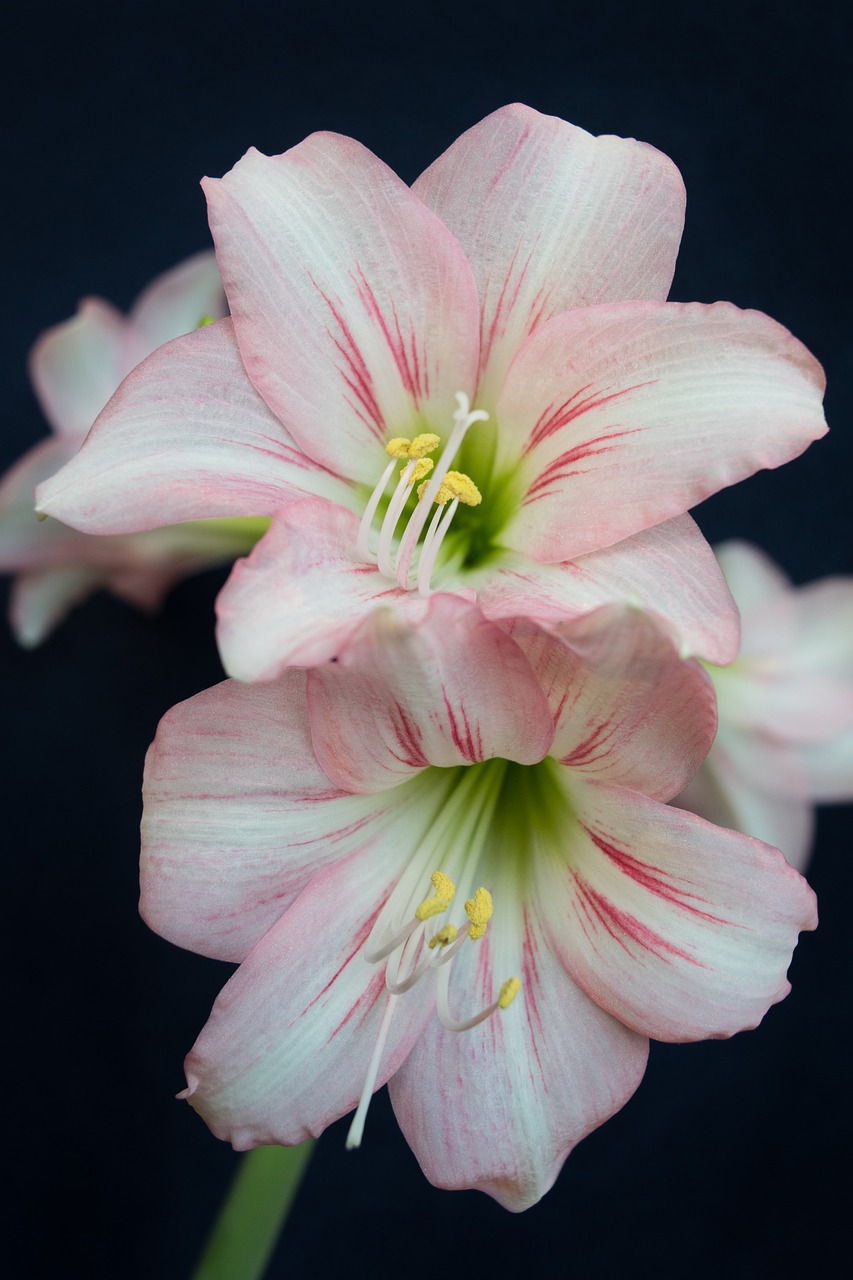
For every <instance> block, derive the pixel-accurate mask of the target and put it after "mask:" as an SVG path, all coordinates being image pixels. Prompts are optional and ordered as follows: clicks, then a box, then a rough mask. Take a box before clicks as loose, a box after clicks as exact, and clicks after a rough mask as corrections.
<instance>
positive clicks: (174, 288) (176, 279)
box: [129, 251, 226, 355]
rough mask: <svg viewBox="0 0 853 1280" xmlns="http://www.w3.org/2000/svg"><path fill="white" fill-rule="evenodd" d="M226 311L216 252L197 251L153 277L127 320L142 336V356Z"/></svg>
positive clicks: (216, 318) (217, 317)
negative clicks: (154, 278)
mask: <svg viewBox="0 0 853 1280" xmlns="http://www.w3.org/2000/svg"><path fill="white" fill-rule="evenodd" d="M225 314H226V306H225V291H224V289H223V288H222V281H221V279H220V278H219V268H218V267H217V265H216V255H215V254H214V253H213V252H212V251H208V252H207V253H197V254H195V255H194V256H193V257H192V258H187V260H186V262H182V263H180V265H179V266H177V267H173V268H172V270H171V271H166V272H164V274H163V275H161V276H158V277H157V279H156V280H153V281H152V282H151V284H149V286H148V288H147V289H145V290H144V291H143V292H142V293H141V294H140V295H139V297H138V298H137V300H136V302H135V303H134V305H133V310H132V311H131V313H130V317H129V319H130V322H131V324H132V325H133V327H134V329H135V330H136V332H137V333H138V334H139V335H140V336H141V337H143V338H144V340H145V344H146V350H145V352H144V354H145V355H150V353H151V352H152V351H154V350H156V348H157V347H160V346H162V345H163V343H164V342H168V341H169V340H170V339H171V338H178V337H180V336H181V334H184V333H192V331H193V329H197V328H198V326H199V325H200V324H201V322H202V320H209V319H211V318H212V319H214V320H218V319H219V318H220V317H221V316H224V315H225Z"/></svg>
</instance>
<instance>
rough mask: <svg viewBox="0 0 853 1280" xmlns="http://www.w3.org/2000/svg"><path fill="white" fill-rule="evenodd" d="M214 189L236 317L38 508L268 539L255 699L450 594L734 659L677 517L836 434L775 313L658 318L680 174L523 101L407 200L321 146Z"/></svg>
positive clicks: (174, 366) (337, 149) (250, 648)
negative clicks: (232, 518) (261, 524)
mask: <svg viewBox="0 0 853 1280" xmlns="http://www.w3.org/2000/svg"><path fill="white" fill-rule="evenodd" d="M205 190H206V193H207V197H208V203H209V208H210V219H211V227H212V230H213V234H214V239H215V242H216V251H217V257H218V261H219V265H220V269H221V271H222V277H223V281H224V284H225V288H226V292H227V295H228V301H229V307H230V311H231V316H232V318H231V319H230V320H227V321H222V322H220V323H219V324H217V325H213V326H210V327H209V328H207V329H204V330H202V331H200V332H198V333H195V334H191V335H189V336H188V337H186V338H183V339H181V340H180V341H178V342H175V343H173V344H171V345H169V346H168V347H167V348H165V349H164V350H163V351H161V352H160V353H158V354H157V355H156V356H154V357H153V358H152V359H151V360H149V361H147V362H146V363H145V364H144V365H143V366H142V367H141V368H140V369H139V370H137V371H136V372H135V373H134V374H133V376H132V377H131V378H129V379H128V380H127V382H126V383H125V384H124V387H123V388H122V390H121V392H120V393H119V395H118V396H117V397H116V398H115V399H114V400H113V401H112V403H111V405H110V407H109V408H108V410H107V411H106V413H105V414H103V415H102V417H101V419H100V421H99V423H98V425H97V426H96V428H95V430H94V432H93V433H92V435H91V437H90V439H89V440H88V442H87V444H86V447H85V449H84V450H83V451H82V452H81V454H80V455H79V457H78V458H76V459H75V460H74V462H73V463H72V464H71V465H70V466H69V467H67V468H65V470H64V471H63V472H62V474H61V475H60V476H58V477H55V478H54V479H53V480H52V481H50V482H49V483H47V484H45V485H43V486H42V487H41V490H40V495H39V501H40V507H41V509H42V510H43V511H46V512H50V513H53V514H55V515H57V516H59V517H60V518H61V519H63V520H66V521H68V522H69V523H71V524H74V525H75V526H76V527H78V528H81V529H85V530H87V531H89V532H93V533H113V534H114V533H123V532H131V531H133V530H138V529H144V528H150V527H151V526H152V525H156V524H164V523H168V522H172V521H175V520H186V519H195V518H199V517H211V516H223V515H231V514H236V515H244V516H248V515H254V516H264V515H275V519H274V521H273V525H272V528H271V530H270V532H269V534H268V535H267V536H266V537H265V538H264V539H263V540H262V542H261V543H260V544H259V547H258V548H257V549H256V552H255V554H254V555H253V556H252V557H250V559H249V560H248V561H246V562H245V563H243V564H242V565H241V566H240V567H239V569H238V571H237V572H235V574H234V575H233V576H232V578H231V580H230V581H229V583H228V585H227V586H226V588H225V591H224V592H223V594H222V596H221V597H220V600H219V604H218V612H219V641H220V647H221V650H222V654H223V659H224V661H225V665H226V668H227V670H228V671H229V672H230V673H231V674H233V675H237V676H239V677H240V678H243V679H269V678H273V677H275V676H276V675H277V674H279V673H280V672H281V671H282V670H283V669H284V668H285V667H287V666H288V665H303V666H310V665H314V664H315V663H318V662H322V661H325V660H326V659H328V658H329V657H330V656H332V655H334V654H336V653H337V652H338V651H339V649H340V648H341V646H342V644H343V643H345V641H346V640H347V639H348V637H349V636H350V635H351V634H352V633H353V631H354V630H355V628H357V626H358V625H359V623H360V622H361V620H362V619H363V618H364V617H365V615H366V614H367V613H369V611H370V610H371V609H372V608H374V607H376V606H377V605H384V606H388V605H393V606H394V607H395V608H397V609H398V610H400V611H401V613H402V614H403V615H404V616H407V617H408V618H410V619H412V620H416V619H418V618H419V617H422V616H423V614H424V610H425V607H426V605H425V602H426V599H427V598H428V596H429V593H430V592H431V591H432V590H439V591H443V592H450V591H452V592H458V593H459V594H461V595H463V596H466V597H468V598H471V597H472V596H476V599H477V601H478V603H479V604H480V607H481V608H482V609H483V611H484V612H485V614H486V615H487V616H488V617H492V618H513V617H522V616H527V617H530V618H533V619H536V620H537V621H538V622H540V623H542V624H546V625H550V624H551V623H553V622H554V621H555V620H559V619H561V618H566V617H570V616H574V615H577V614H579V613H581V612H583V611H585V610H588V609H592V608H594V607H596V606H598V605H601V604H603V603H606V602H609V601H625V600H628V601H631V602H633V603H636V604H640V605H643V606H644V607H647V608H649V609H652V610H654V611H655V612H657V613H658V614H659V615H661V616H663V617H664V618H666V619H668V620H669V621H670V622H671V623H672V624H673V625H674V627H675V628H676V629H677V631H678V633H679V634H680V636H681V637H682V639H683V641H684V643H685V645H686V646H687V647H688V648H689V649H690V650H691V651H692V652H695V653H700V654H702V655H703V656H705V657H707V658H709V659H711V660H713V661H715V662H726V661H729V660H730V659H731V658H732V657H733V656H734V654H735V652H736V650H737V619H736V612H735V610H734V607H733V605H732V603H731V599H730V596H729V595H728V592H727V591H726V588H725V583H724V580H723V579H722V576H721V575H720V573H719V570H718V568H717V565H716V562H715V561H714V559H713V556H712V554H711V551H710V548H709V547H708V546H707V544H706V543H705V541H704V539H703V538H702V537H701V536H700V534H699V533H698V530H697V529H696V527H695V525H694V524H693V523H692V521H691V520H690V519H689V517H687V516H686V514H685V513H686V512H687V510H688V508H689V507H690V506H692V505H693V504H695V503H697V502H699V501H701V500H702V499H703V498H705V497H707V496H708V495H709V494H710V493H712V492H714V491H715V490H717V489H719V488H720V487H721V486H723V485H727V484H731V483H732V482H734V481H735V480H738V479H740V478H742V477H744V476H746V475H749V474H751V473H752V472H753V471H755V470H756V469H757V468H759V467H775V466H778V465H779V464H780V463H782V462H784V461H786V460H788V459H789V458H791V457H794V456H795V455H796V454H798V453H799V452H801V451H802V449H804V448H805V447H806V445H807V444H808V443H809V442H810V441H811V440H813V439H816V438H817V437H818V436H820V435H822V434H823V432H824V430H825V425H824V422H823V415H822V411H821V395H822V390H823V376H822V372H821V370H820V367H819V365H818V364H817V363H816V362H815V361H814V359H813V358H812V357H811V356H810V355H809V354H808V352H807V351H806V350H805V349H804V348H803V347H802V346H801V344H800V343H798V342H797V341H796V340H795V339H794V338H792V337H791V335H790V334H789V333H788V332H787V331H786V330H784V329H783V328H782V327H781V326H779V325H778V324H776V323H774V322H773V321H772V320H770V319H768V318H767V317H766V316H763V315H761V314H759V313H758V312H754V311H740V310H738V308H736V307H734V306H730V305H728V304H726V303H716V304H714V305H713V306H701V305H699V304H688V305H682V304H677V303H667V302H666V301H665V298H666V295H667V291H668V289H669V285H670V283H671V280H672V274H673V270H674V266H675V257H676V253H677V249H678V243H679V239H680V235H681V228H682V222H683V210H684V192H683V187H682V183H681V179H680V177H679V174H678V171H677V170H676V168H675V166H674V165H673V164H672V163H671V161H669V160H668V159H667V158H666V157H665V156H663V155H661V154H660V153H659V152H657V151H655V150H654V149H653V148H651V147H648V146H645V145H643V144H641V143H638V142H635V141H633V140H626V139H620V138H612V137H603V138H593V137H591V136H590V135H589V134H587V133H585V132H584V131H583V130H582V129H577V128H574V127H573V126H571V125H569V124H566V123H565V122H563V121H561V120H557V119H554V118H553V117H547V116H542V115H540V114H538V113H537V112H535V111H532V110H530V109H529V108H527V107H523V106H518V105H516V106H511V107H506V108H503V109H502V110H500V111H497V112H495V113H494V114H493V115H491V116H489V117H488V118H487V119H485V120H483V121H482V122H481V123H480V124H478V125H476V126H475V127H474V128H473V129H471V130H469V132H468V133H466V134H464V135H463V136H462V137H461V138H460V139H459V140H458V141H457V142H455V143H454V144H453V146H451V147H450V149H449V150H448V151H447V152H445V154H444V155H443V156H441V157H440V158H439V159H438V160H437V161H436V162H435V163H434V164H433V165H432V166H431V167H430V168H429V169H427V171H426V172H425V173H424V174H422V175H421V177H420V178H419V179H418V181H417V182H416V183H415V185H414V187H413V188H412V189H409V188H408V187H407V186H406V185H405V184H404V183H403V182H401V181H400V179H398V178H397V177H396V176H395V175H394V174H393V173H392V172H391V171H390V170H389V169H388V168H386V166H385V165H383V164H382V163H381V162H380V161H379V160H377V158H376V157H375V156H373V155H371V154H370V152H368V151H366V150H365V149H364V148H363V147H361V146H360V145H359V144H358V143H356V142H354V141H352V140H351V139H349V138H342V137H338V136H336V135H333V134H315V135H313V136H312V137H310V138H308V139H307V140H306V141H304V142H302V143H300V144H299V145H298V146H296V147H294V148H293V149H292V150H291V151H288V152H286V153H285V154H284V155H280V156H274V157H267V156H263V155H261V154H260V153H258V152H257V151H254V150H253V151H250V152H249V153H248V154H247V155H246V156H245V157H244V158H243V159H242V160H241V161H240V162H239V164H237V165H236V166H235V168H234V169H233V170H232V171H231V172H230V173H229V174H227V175H226V177H225V178H223V179H222V180H220V181H211V180H206V182H205ZM389 454H390V458H389ZM398 473H400V474H398ZM419 495H420V496H419Z"/></svg>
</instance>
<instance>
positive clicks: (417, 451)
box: [385, 431, 441, 459]
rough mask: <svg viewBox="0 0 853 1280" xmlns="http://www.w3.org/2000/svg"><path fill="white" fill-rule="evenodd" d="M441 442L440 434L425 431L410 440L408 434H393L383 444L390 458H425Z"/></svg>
mask: <svg viewBox="0 0 853 1280" xmlns="http://www.w3.org/2000/svg"><path fill="white" fill-rule="evenodd" d="M440 444H441V436H437V435H434V434H433V432H431V431H425V432H424V433H423V434H422V435H419V436H415V438H414V440H410V439H409V438H408V436H394V437H393V438H392V439H391V440H389V441H388V443H387V444H386V446H385V452H386V453H387V454H388V456H389V457H391V458H409V459H411V458H425V457H426V455H427V454H428V453H434V452H435V450H436V449H437V448H438V446H439V445H440Z"/></svg>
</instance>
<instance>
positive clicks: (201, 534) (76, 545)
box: [0, 253, 263, 645]
mask: <svg viewBox="0 0 853 1280" xmlns="http://www.w3.org/2000/svg"><path fill="white" fill-rule="evenodd" d="M224 312H225V295H224V293H223V290H222V282H221V280H220V278H219V272H218V270H217V266H216V259H215V257H214V255H213V254H212V253H201V254H197V255H196V256H195V257H193V258H190V259H188V260H187V261H186V262H184V263H182V264H181V265H180V266H178V267H175V268H174V269H173V270H171V271H168V272H166V273H165V275H162V276H160V277H159V278H158V279H157V280H155V281H154V282H153V283H152V284H151V285H149V286H148V288H147V289H146V290H145V291H144V292H143V293H142V294H141V296H140V297H139V298H138V299H137V301H136V303H135V304H134V306H133V308H132V310H131V312H130V314H129V315H128V316H123V315H122V314H121V313H120V312H119V311H117V310H116V309H115V307H113V306H111V305H110V304H109V303H108V302H104V301H103V300H102V299H100V298H87V299H86V300H85V301H84V302H82V303H81V305H80V309H79V310H78V312H77V315H76V316H74V317H73V318H72V319H71V320H67V321H65V322H64V323H63V324H59V325H56V326H55V327H54V328H53V329H49V330H48V331H47V332H46V333H44V334H42V336H41V337H40V338H39V340H38V342H37V343H36V344H35V346H34V347H33V350H32V353H31V355H30V375H31V378H32V382H33V387H34V388H35V392H36V395H37V396H38V399H39V402H40V404H41V407H42V409H43V410H44V413H45V416H46V418H47V419H48V421H49V423H50V425H51V427H52V428H53V431H54V434H53V436H52V437H51V438H50V439H48V440H45V441H44V442H43V443H42V444H39V445H37V446H36V447H35V448H34V449H31V450H30V451H29V453H27V454H26V455H25V456H24V457H23V458H21V459H20V461H19V462H18V463H16V465H15V466H14V467H12V468H11V469H10V471H8V472H7V474H6V475H5V477H4V478H3V480H2V482H0V570H2V571H5V572H14V573H17V577H16V579H15V584H14V587H13V590H12V595H11V601H10V620H11V623H12V626H13V629H14V631H15V635H16V636H17V638H18V640H19V641H20V642H21V643H22V644H26V645H36V644H38V643H40V641H42V640H43V639H44V638H45V636H46V635H47V634H48V633H49V632H50V631H51V630H52V628H53V627H54V626H56V624H57V623H58V622H60V621H61V620H62V618H63V617H64V615H65V614H66V613H67V612H68V610H69V609H70V608H71V607H72V605H74V604H76V603H77V602H78V601H79V600H82V599H83V598H84V597H86V596H88V595H90V594H91V592H93V591H95V590H96V589H97V588H99V587H107V588H108V589H109V590H110V591H112V592H113V593H114V594H115V595H118V596H120V597H122V598H123V599H125V600H128V601H130V602H131V603H132V604H135V605H138V606H140V607H141V608H145V609H150V608H153V607H155V606H156V605H157V604H159V603H160V601H161V599H162V597H163V595H164V594H165V593H166V591H167V590H168V589H169V587H170V586H171V585H172V584H173V583H174V582H176V581H177V580H178V579H179V578H181V577H183V576H185V575H186V574H188V573H191V572H193V571H194V570H196V569H199V568H202V567H203V566H205V565H210V564H215V563H218V562H220V561H223V560H232V559H234V557H235V556H237V555H240V554H242V553H243V552H245V551H248V550H249V549H250V548H251V547H252V546H253V545H254V543H255V542H256V541H257V538H258V536H259V535H260V533H261V532H262V531H263V529H262V528H258V527H257V525H256V524H255V527H252V525H251V524H245V523H244V522H241V523H235V522H227V523H225V522H220V523H217V524H201V523H195V524H189V525H186V526H184V527H183V528H180V529H176V528H161V529H156V530H153V531H151V532H149V533H145V534H143V535H131V536H120V537H113V538H93V537H91V536H89V535H87V534H85V533H78V532H77V530H76V529H70V528H69V527H68V526H67V525H63V524H60V523H59V522H58V521H56V520H48V521H44V522H40V521H38V520H37V519H36V516H35V512H34V510H33V503H34V494H35V489H36V486H37V485H38V484H40V483H41V481H42V480H45V479H47V478H48V477H49V476H52V475H53V474H54V473H55V472H56V471H58V470H59V469H60V467H62V466H64V465H65V463H66V462H68V461H69V459H70V458H73V457H74V455H75V454H76V453H77V451H78V449H79V448H80V445H81V444H82V443H83V440H84V439H85V437H86V433H87V432H88V430H89V428H90V427H91V425H92V423H93V422H94V421H95V418H96V417H97V416H98V414H99V413H100V411H101V409H103V407H104V405H105V404H106V403H107V401H108V400H109V398H110V396H111V395H112V394H113V392H114V391H115V389H116V387H117V386H118V385H119V383H120V382H121V381H122V379H123V378H124V377H125V376H126V375H127V374H128V373H130V371H131V369H133V368H134V366H135V365H137V364H139V362H140V360H143V359H144V358H145V357H146V356H147V355H150V353H151V352H152V351H154V350H155V349H156V348H157V347H159V346H161V345H162V344H163V343H164V342H167V341H168V340H169V339H170V338H174V337H177V336H178V335H180V334H183V333H186V332H188V331H189V330H191V329H195V328H197V327H198V325H199V323H200V322H201V321H203V320H207V319H213V318H216V317H219V316H222V315H223V314H224Z"/></svg>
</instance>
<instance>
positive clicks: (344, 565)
mask: <svg viewBox="0 0 853 1280" xmlns="http://www.w3.org/2000/svg"><path fill="white" fill-rule="evenodd" d="M358 524H359V522H358V519H357V517H356V516H354V515H353V514H352V512H350V511H347V510H345V509H344V508H343V507H341V506H337V505H335V504H333V503H330V502H324V501H322V500H321V499H314V500H310V499H306V500H305V501H302V502H290V503H288V504H287V506H286V507H284V508H283V509H282V510H281V511H280V512H279V513H278V515H277V516H276V517H275V519H274V520H273V522H272V525H271V527H270V531H269V533H268V534H267V535H266V537H265V538H263V539H262V541H261V542H259V543H258V545H257V547H256V548H255V550H254V551H253V552H252V554H251V555H250V556H249V557H248V559H246V560H242V561H240V563H239V564H237V565H235V567H234V571H233V573H232V574H231V577H230V578H229V579H228V581H227V583H226V584H225V586H224V587H223V589H222V591H221V592H220V594H219V599H218V600H217V602H216V612H217V616H218V618H219V625H218V629H217V637H218V641H219V651H220V653H221V654H222V661H223V663H224V665H225V670H226V671H227V672H228V673H229V675H232V676H236V678H237V679H238V680H273V679H275V677H276V676H277V675H279V674H280V673H281V672H282V671H284V670H285V669H286V668H287V667H288V666H304V667H313V666H315V665H317V664H318V663H320V662H328V661H329V660H330V659H331V658H335V657H337V655H338V654H339V653H340V651H341V650H342V648H343V647H344V645H345V644H346V643H347V641H348V640H349V638H350V637H351V636H352V634H353V633H354V632H355V631H356V629H357V628H358V627H359V625H360V624H361V622H362V621H363V620H364V618H365V617H366V616H367V614H368V613H369V612H370V611H371V610H372V609H373V608H375V607H376V606H377V605H387V604H389V603H393V604H394V606H395V608H397V609H399V610H400V611H401V612H402V613H403V615H404V616H405V617H407V618H409V619H410V620H411V621H418V620H419V619H420V618H422V617H423V615H424V613H425V612H426V607H427V606H426V600H425V599H424V597H423V596H419V595H418V594H417V593H415V592H406V591H401V590H399V589H398V587H397V585H396V583H392V582H391V581H390V580H389V579H388V578H386V577H384V576H383V575H382V574H381V573H380V572H379V571H378V569H376V567H375V566H374V565H369V564H365V563H363V562H362V561H360V560H358V559H357V558H356V549H355V548H356V537H357V534H358Z"/></svg>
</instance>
